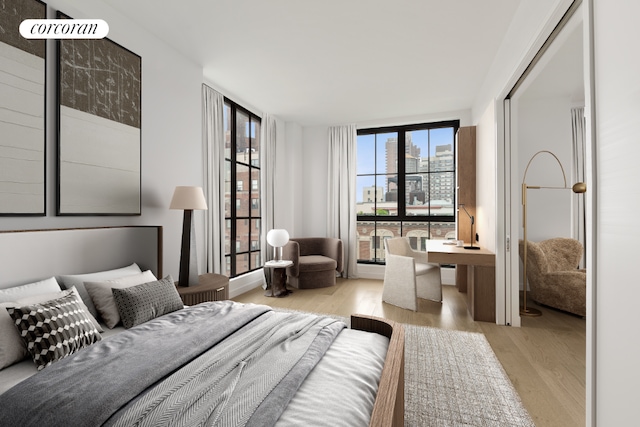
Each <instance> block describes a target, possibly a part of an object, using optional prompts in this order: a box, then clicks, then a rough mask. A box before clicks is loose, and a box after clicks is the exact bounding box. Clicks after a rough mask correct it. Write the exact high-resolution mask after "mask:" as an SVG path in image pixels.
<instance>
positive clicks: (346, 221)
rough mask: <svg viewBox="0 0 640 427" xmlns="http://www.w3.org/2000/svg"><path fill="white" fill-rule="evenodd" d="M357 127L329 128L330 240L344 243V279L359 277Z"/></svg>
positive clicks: (328, 219) (328, 230)
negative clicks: (334, 239)
mask: <svg viewBox="0 0 640 427" xmlns="http://www.w3.org/2000/svg"><path fill="white" fill-rule="evenodd" d="M356 143H357V133H356V126H355V125H347V126H336V127H331V128H329V173H328V178H329V179H328V182H329V197H328V199H329V200H328V203H327V205H328V206H327V208H328V211H327V232H328V237H337V238H339V239H341V240H342V246H343V248H344V269H343V272H342V277H347V278H356V277H357V275H358V271H357V267H358V240H357V238H358V236H357V232H356V152H357V147H356Z"/></svg>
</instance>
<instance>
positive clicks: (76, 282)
mask: <svg viewBox="0 0 640 427" xmlns="http://www.w3.org/2000/svg"><path fill="white" fill-rule="evenodd" d="M141 272H142V270H140V267H138V264H136V263H135V262H134V263H133V264H131V265H128V266H126V267H122V268H116V269H114V270H105V271H97V272H95V273H87V274H66V275H63V276H56V278H57V279H58V282H60V286H62V288H63V289H70V288H71V287H72V286H75V287H76V289H77V290H78V293H79V294H80V298H82V302H84V304H85V305H86V306H87V308H88V309H89V313H91V315H92V316H93V317H98V311H97V310H96V307H95V306H94V305H93V301H92V299H91V297H90V296H89V294H88V293H87V290H86V289H85V287H84V282H102V281H103V280H112V279H119V278H120V277H125V276H132V275H134V274H139V273H141ZM154 280H155V279H154Z"/></svg>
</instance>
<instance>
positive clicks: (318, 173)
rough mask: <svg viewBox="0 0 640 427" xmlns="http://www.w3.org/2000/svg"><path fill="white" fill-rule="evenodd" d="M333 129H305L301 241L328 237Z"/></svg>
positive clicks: (301, 175)
mask: <svg viewBox="0 0 640 427" xmlns="http://www.w3.org/2000/svg"><path fill="white" fill-rule="evenodd" d="M328 132H329V126H313V127H305V128H303V129H302V170H301V171H300V172H301V174H300V176H299V180H300V183H299V184H301V186H302V197H301V198H300V199H298V201H297V202H296V209H299V210H300V212H302V217H301V223H300V224H296V231H297V233H298V235H299V237H312V236H317V237H325V236H327V195H328V187H327V171H328V170H329V157H328V156H329V148H328V138H329V136H328V135H329V134H328Z"/></svg>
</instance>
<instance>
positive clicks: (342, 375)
mask: <svg viewBox="0 0 640 427" xmlns="http://www.w3.org/2000/svg"><path fill="white" fill-rule="evenodd" d="M104 330H105V331H104V333H102V336H103V338H107V337H109V336H111V335H114V334H117V333H118V332H120V331H123V330H124V328H123V327H121V326H120V327H116V328H114V329H108V328H106V327H105V328H104ZM388 345H389V340H388V338H386V337H383V336H381V335H378V334H374V333H370V332H363V331H356V330H352V329H344V330H343V331H342V332H341V333H340V334H339V335H338V337H337V338H336V340H335V341H334V343H333V344H332V346H331V347H330V348H329V350H328V351H327V353H326V354H325V356H324V357H323V358H322V360H321V361H320V363H319V364H318V365H316V367H315V368H314V369H313V371H312V372H311V374H309V376H308V377H307V379H306V380H305V382H304V383H303V385H302V386H301V387H300V389H299V390H298V392H297V393H296V395H295V396H294V398H293V399H292V401H291V402H290V403H289V406H288V407H287V409H286V410H285V412H284V413H283V414H282V416H281V417H280V419H279V420H278V423H277V425H278V426H300V425H314V424H317V423H318V420H322V424H323V425H331V426H349V427H351V426H358V425H362V426H366V425H368V424H369V418H370V416H371V411H372V409H373V403H374V401H375V396H376V393H377V390H378V381H379V378H380V375H381V372H382V367H383V364H384V359H385V356H386V353H387V348H388ZM36 372H37V370H36V366H35V364H34V363H33V362H32V361H31V359H25V360H23V361H22V362H20V363H17V364H14V365H12V366H9V367H8V368H5V369H3V370H0V394H2V393H3V392H4V391H6V390H8V389H9V388H11V387H12V386H14V385H15V384H17V383H19V382H20V381H22V380H24V379H25V378H28V377H29V376H31V375H33V374H35V373H36ZM327 408H341V410H340V411H327Z"/></svg>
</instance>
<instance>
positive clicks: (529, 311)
mask: <svg viewBox="0 0 640 427" xmlns="http://www.w3.org/2000/svg"><path fill="white" fill-rule="evenodd" d="M541 154H548V155H550V156H551V157H553V159H555V161H556V162H557V163H558V166H559V167H560V171H562V179H563V183H562V184H563V185H562V186H561V187H560V186H556V187H553V186H540V185H529V184H527V182H526V181H527V172H528V171H529V166H531V162H533V159H535V158H536V157H537V156H539V155H541ZM527 190H571V191H573V192H574V193H577V194H582V193H586V191H587V185H586V184H585V183H584V182H577V183H575V184H574V185H573V186H572V187H568V186H567V176H566V174H565V173H564V167H563V166H562V163H561V162H560V159H558V156H556V155H555V154H553V153H552V152H551V151H547V150H542V151H538V152H537V153H535V154H534V155H533V156H532V157H531V159H529V163H527V167H526V168H525V170H524V176H523V178H522V230H523V232H522V241H523V244H524V247H523V256H522V268H523V270H522V277H523V279H522V280H523V286H522V287H523V294H524V297H523V302H522V306H521V307H520V315H521V316H529V317H535V316H540V315H542V312H541V311H540V310H538V309H535V308H530V307H527V252H528V251H527V246H528V245H527Z"/></svg>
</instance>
